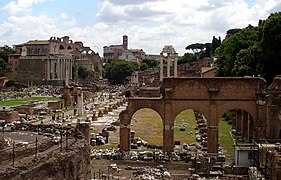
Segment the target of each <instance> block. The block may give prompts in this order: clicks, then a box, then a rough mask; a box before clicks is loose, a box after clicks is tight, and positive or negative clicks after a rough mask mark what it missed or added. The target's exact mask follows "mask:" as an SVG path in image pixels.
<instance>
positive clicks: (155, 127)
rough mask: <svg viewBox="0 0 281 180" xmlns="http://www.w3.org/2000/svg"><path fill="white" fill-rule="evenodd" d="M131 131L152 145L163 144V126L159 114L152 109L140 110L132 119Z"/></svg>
mask: <svg viewBox="0 0 281 180" xmlns="http://www.w3.org/2000/svg"><path fill="white" fill-rule="evenodd" d="M131 125H132V127H131V130H134V131H135V133H136V135H135V137H139V138H141V139H142V140H145V141H147V142H148V143H150V144H159V145H161V144H163V124H162V120H161V117H160V116H159V114H158V113H156V112H155V111H153V110H151V109H147V108H144V109H140V110H138V111H137V112H136V113H135V114H134V115H133V118H132V121H131Z"/></svg>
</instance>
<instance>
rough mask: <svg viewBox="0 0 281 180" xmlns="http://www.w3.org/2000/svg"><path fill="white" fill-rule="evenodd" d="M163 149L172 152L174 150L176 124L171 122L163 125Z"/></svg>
mask: <svg viewBox="0 0 281 180" xmlns="http://www.w3.org/2000/svg"><path fill="white" fill-rule="evenodd" d="M163 128H164V129H163V151H164V152H167V153H170V152H173V151H174V147H175V142H174V126H173V125H170V124H164V126H163Z"/></svg>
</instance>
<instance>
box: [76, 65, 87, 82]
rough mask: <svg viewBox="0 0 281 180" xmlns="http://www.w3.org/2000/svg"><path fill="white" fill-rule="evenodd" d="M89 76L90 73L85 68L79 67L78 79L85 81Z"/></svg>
mask: <svg viewBox="0 0 281 180" xmlns="http://www.w3.org/2000/svg"><path fill="white" fill-rule="evenodd" d="M88 75H89V71H88V70H87V68H86V67H84V66H78V77H79V78H81V79H85V78H86V77H87V76H88Z"/></svg>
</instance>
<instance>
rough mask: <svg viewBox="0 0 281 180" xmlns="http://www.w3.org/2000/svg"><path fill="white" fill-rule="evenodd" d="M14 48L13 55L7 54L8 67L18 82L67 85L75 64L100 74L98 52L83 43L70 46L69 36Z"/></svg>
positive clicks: (35, 41) (36, 41)
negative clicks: (65, 83)
mask: <svg viewBox="0 0 281 180" xmlns="http://www.w3.org/2000/svg"><path fill="white" fill-rule="evenodd" d="M15 47H16V53H14V54H12V55H10V57H9V63H8V65H9V68H10V69H12V71H13V75H14V79H15V80H17V81H18V82H22V83H25V84H32V83H35V84H41V83H42V82H51V81H53V82H63V81H67V82H68V81H70V80H72V77H73V75H72V74H73V72H72V67H73V65H74V64H75V65H78V66H79V65H81V66H85V67H86V68H87V70H89V71H99V72H102V62H101V58H100V56H99V55H98V53H95V52H94V51H93V50H91V49H90V48H89V47H85V46H83V43H82V42H74V43H73V42H72V40H70V39H69V37H68V36H64V37H62V38H57V37H51V38H50V39H49V40H30V41H28V42H27V43H23V44H19V45H16V46H15ZM43 84H44V83H43Z"/></svg>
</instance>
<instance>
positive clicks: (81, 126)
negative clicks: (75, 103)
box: [76, 122, 90, 144]
mask: <svg viewBox="0 0 281 180" xmlns="http://www.w3.org/2000/svg"><path fill="white" fill-rule="evenodd" d="M76 128H77V129H78V130H80V131H81V132H82V133H83V134H84V136H85V139H86V142H87V143H88V144H90V123H89V122H79V123H77V124H76Z"/></svg>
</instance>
